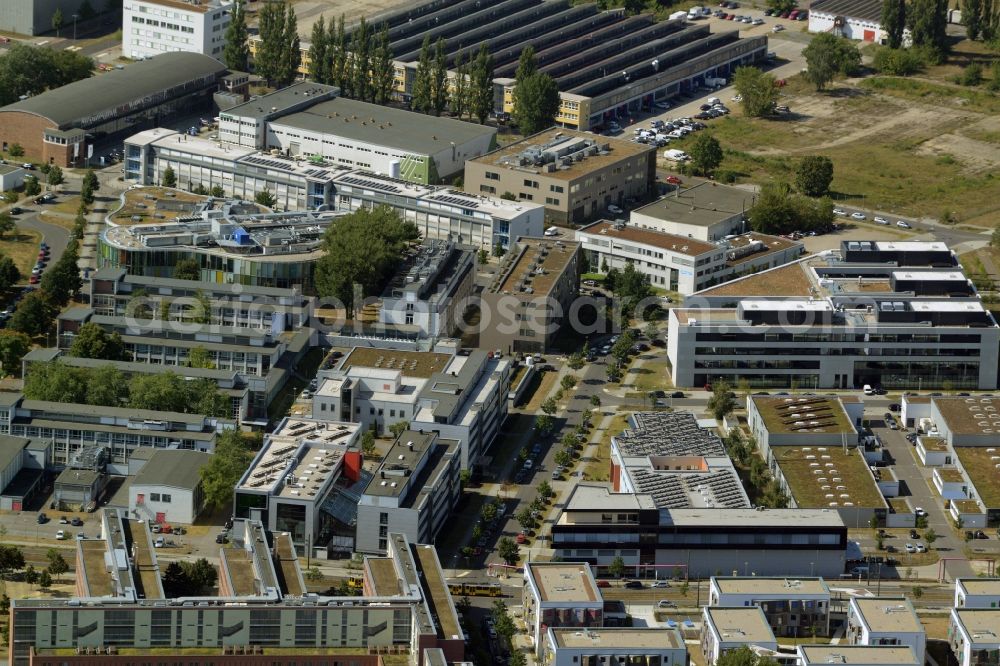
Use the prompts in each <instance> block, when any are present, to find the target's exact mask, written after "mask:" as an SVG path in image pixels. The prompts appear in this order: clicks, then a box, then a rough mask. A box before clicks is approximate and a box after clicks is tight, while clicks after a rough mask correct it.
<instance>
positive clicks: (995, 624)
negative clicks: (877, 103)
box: [948, 608, 1000, 666]
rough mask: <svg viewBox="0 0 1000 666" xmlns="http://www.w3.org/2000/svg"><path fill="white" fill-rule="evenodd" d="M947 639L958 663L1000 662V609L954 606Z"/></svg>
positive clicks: (966, 665)
mask: <svg viewBox="0 0 1000 666" xmlns="http://www.w3.org/2000/svg"><path fill="white" fill-rule="evenodd" d="M948 643H949V644H950V645H951V650H952V652H953V653H954V654H955V657H957V658H958V666H992V664H996V663H1000V609H996V608H952V609H951V618H950V621H949V624H948Z"/></svg>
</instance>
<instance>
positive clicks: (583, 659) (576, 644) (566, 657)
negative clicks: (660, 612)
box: [543, 627, 688, 666]
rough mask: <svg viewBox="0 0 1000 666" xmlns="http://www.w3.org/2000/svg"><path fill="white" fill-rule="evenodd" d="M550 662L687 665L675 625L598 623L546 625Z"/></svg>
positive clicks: (566, 665)
mask: <svg viewBox="0 0 1000 666" xmlns="http://www.w3.org/2000/svg"><path fill="white" fill-rule="evenodd" d="M545 639H546V640H545V646H544V647H545V657H543V663H545V664H549V666H579V665H580V664H634V663H641V664H644V665H645V666H687V664H688V658H687V657H688V654H687V647H686V646H685V645H684V639H683V638H681V634H680V631H678V630H677V629H666V628H663V627H643V628H639V629H635V628H631V627H599V628H594V629H588V630H586V631H580V630H579V629H575V628H563V629H549V630H548V632H547V633H546V635H545Z"/></svg>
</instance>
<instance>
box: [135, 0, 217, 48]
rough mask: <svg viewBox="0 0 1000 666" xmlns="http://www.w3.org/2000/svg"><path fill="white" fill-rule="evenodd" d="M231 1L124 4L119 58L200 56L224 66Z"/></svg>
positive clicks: (138, 0)
mask: <svg viewBox="0 0 1000 666" xmlns="http://www.w3.org/2000/svg"><path fill="white" fill-rule="evenodd" d="M232 8H233V3H232V2H231V1H230V0H125V2H124V3H122V55H123V56H125V57H127V58H132V59H133V60H142V59H143V58H152V57H153V56H155V55H159V54H161V53H169V52H174V51H185V52H187V53H200V54H202V55H207V56H211V57H213V58H215V59H216V60H218V61H219V62H223V60H224V58H223V56H222V51H223V49H224V48H225V46H226V28H228V27H229V13H230V12H231V11H232Z"/></svg>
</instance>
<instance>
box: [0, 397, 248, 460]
mask: <svg viewBox="0 0 1000 666" xmlns="http://www.w3.org/2000/svg"><path fill="white" fill-rule="evenodd" d="M0 396H2V398H0V434H4V435H13V436H14V437H27V438H30V439H36V440H39V441H43V440H44V441H49V442H52V449H51V451H50V458H49V459H50V461H51V462H52V463H53V464H55V465H67V464H69V463H70V462H72V460H73V459H74V457H75V456H76V455H77V454H78V453H80V452H81V451H85V450H92V449H94V448H103V449H105V450H106V451H107V461H108V472H109V473H112V474H126V473H127V470H128V459H129V456H130V455H131V452H132V451H133V450H135V449H136V448H137V447H141V446H150V447H156V448H161V449H163V448H168V447H169V448H178V449H194V450H196V451H212V450H214V448H215V439H216V436H217V435H218V433H220V432H222V431H224V430H228V429H232V428H235V427H236V423H235V422H234V421H231V420H229V419H220V418H214V417H206V416H201V415H199V414H179V413H175V412H159V411H153V410H148V409H128V408H125V407H101V408H99V409H97V408H95V407H94V406H93V405H78V404H75V403H68V402H46V401H42V400H27V399H25V397H24V395H22V394H21V393H2V394H0Z"/></svg>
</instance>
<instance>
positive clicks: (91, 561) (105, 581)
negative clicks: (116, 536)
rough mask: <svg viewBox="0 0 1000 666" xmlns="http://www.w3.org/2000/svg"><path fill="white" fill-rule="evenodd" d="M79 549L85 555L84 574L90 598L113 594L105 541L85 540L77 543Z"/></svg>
mask: <svg viewBox="0 0 1000 666" xmlns="http://www.w3.org/2000/svg"><path fill="white" fill-rule="evenodd" d="M77 547H78V548H79V549H80V551H81V553H83V574H84V576H85V577H86V582H87V585H86V589H87V591H88V592H89V593H90V596H92V597H106V596H108V595H110V594H112V592H113V591H114V586H113V584H112V581H111V574H110V573H109V572H108V565H107V564H106V563H105V560H104V553H105V552H106V551H107V543H106V542H105V541H104V539H83V540H80V541H77Z"/></svg>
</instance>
